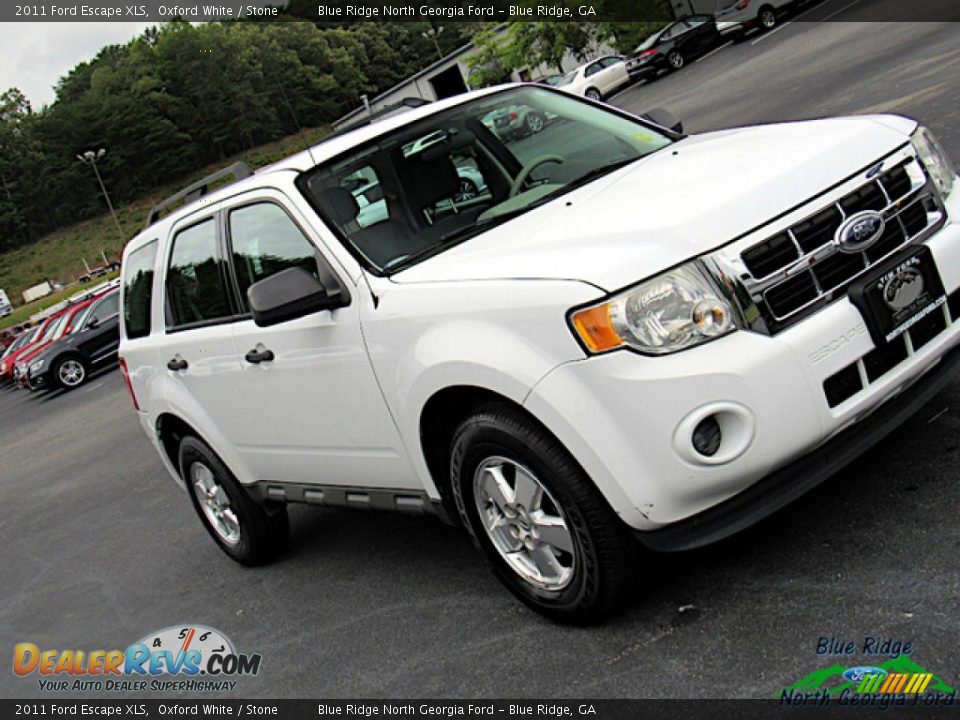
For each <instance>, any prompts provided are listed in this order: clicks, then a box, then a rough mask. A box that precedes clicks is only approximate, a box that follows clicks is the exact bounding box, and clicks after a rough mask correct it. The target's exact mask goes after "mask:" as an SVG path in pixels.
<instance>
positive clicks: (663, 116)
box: [640, 108, 683, 133]
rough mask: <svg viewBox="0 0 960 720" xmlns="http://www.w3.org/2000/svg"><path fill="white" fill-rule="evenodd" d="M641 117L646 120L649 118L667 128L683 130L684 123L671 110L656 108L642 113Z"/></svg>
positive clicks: (678, 131) (680, 131) (677, 130)
mask: <svg viewBox="0 0 960 720" xmlns="http://www.w3.org/2000/svg"><path fill="white" fill-rule="evenodd" d="M640 117H642V118H643V119H644V120H649V121H650V122H652V123H653V124H654V125H659V126H660V127H663V128H666V129H667V130H673V131H674V132H675V133H682V132H683V123H682V122H680V121H679V120H677V116H676V115H674V114H673V113H672V112H670V111H669V110H664V109H663V108H654V109H653V110H650V111H649V112H645V113H642V114H641V115H640Z"/></svg>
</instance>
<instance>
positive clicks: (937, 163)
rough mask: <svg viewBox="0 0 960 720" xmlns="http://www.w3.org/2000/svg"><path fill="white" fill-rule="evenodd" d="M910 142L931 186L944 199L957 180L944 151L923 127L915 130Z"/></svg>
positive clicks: (951, 164) (928, 130)
mask: <svg viewBox="0 0 960 720" xmlns="http://www.w3.org/2000/svg"><path fill="white" fill-rule="evenodd" d="M911 141H912V142H913V149H914V150H916V151H917V157H919V158H920V162H922V163H923V166H924V167H925V168H926V170H927V173H928V174H929V175H930V179H931V180H933V184H934V185H936V186H937V190H939V191H940V195H941V196H942V197H946V196H947V195H949V194H950V191H951V190H953V183H954V182H955V181H956V179H957V170H956V168H954V167H953V163H951V162H950V158H949V157H948V156H947V153H946V151H945V150H944V149H943V148H942V147H941V146H940V143H938V142H937V139H936V138H935V137H934V136H933V133H932V132H930V129H929V128H927V127H924V126H923V125H921V126H920V127H918V128H917V129H916V131H915V132H914V133H913V137H912V138H911Z"/></svg>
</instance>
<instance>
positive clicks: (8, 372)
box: [0, 327, 40, 383]
mask: <svg viewBox="0 0 960 720" xmlns="http://www.w3.org/2000/svg"><path fill="white" fill-rule="evenodd" d="M38 332H40V328H39V327H35V328H31V329H29V330H25V331H24V332H22V333H20V334H19V335H18V336H17V338H16V340H14V341H13V342H12V343H11V344H10V347H8V348H7V349H6V350H5V351H4V352H3V355H0V383H2V382H7V381H8V380H10V379H12V378H13V363H14V358H15V357H16V355H18V354H19V352H20V351H21V350H23V348H25V347H26V346H27V345H29V344H30V343H32V342H33V339H34V338H35V337H36V336H37V333H38Z"/></svg>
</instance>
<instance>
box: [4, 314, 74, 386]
mask: <svg viewBox="0 0 960 720" xmlns="http://www.w3.org/2000/svg"><path fill="white" fill-rule="evenodd" d="M68 309H69V308H64V309H62V310H58V311H57V312H55V313H54V314H53V315H51V316H50V317H48V318H47V319H46V320H44V321H42V322H40V323H38V324H37V332H36V333H34V335H33V337H32V338H31V339H30V340H29V341H28V342H27V343H26V344H24V345H22V346H21V347H20V349H19V350H16V351H15V352H13V353H11V354H10V355H7V356H6V357H4V359H3V366H2V367H0V381H6V380H14V381H16V379H17V376H16V367H17V363H18V362H19V361H20V358H21V357H23V355H24V354H25V353H27V352H29V351H30V349H31V348H33V347H34V346H35V345H38V344H40V343H46V342H49V341H50V338H51V337H52V336H53V333H54V331H55V330H56V325H57V321H58V320H60V318H61V317H62V316H63V315H64V314H65V313H66V312H67V310H68Z"/></svg>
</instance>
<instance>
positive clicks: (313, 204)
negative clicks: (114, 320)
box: [120, 86, 960, 621]
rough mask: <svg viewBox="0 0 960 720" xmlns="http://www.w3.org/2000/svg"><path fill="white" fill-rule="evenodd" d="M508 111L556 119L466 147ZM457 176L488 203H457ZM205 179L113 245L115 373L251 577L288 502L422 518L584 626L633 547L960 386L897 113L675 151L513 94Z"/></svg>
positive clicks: (946, 240) (657, 541)
mask: <svg viewBox="0 0 960 720" xmlns="http://www.w3.org/2000/svg"><path fill="white" fill-rule="evenodd" d="M517 105H527V106H530V107H532V108H534V109H536V110H537V111H538V112H541V113H542V114H543V115H544V117H548V116H549V117H551V118H553V119H552V120H551V122H550V124H549V125H548V126H547V127H545V128H544V129H543V130H542V131H541V132H539V133H537V134H536V135H533V136H531V137H528V138H524V139H522V140H516V141H512V142H507V141H504V140H503V139H501V138H499V137H498V136H497V134H496V133H494V132H492V131H491V130H490V129H489V128H487V127H486V126H485V125H484V122H483V119H484V118H486V117H487V116H489V115H490V113H491V112H495V111H497V110H498V109H500V108H504V107H513V106H517ZM657 117H658V120H659V121H660V122H661V123H663V124H664V125H673V124H674V123H673V122H671V121H670V119H669V116H668V114H666V113H661V114H660V115H659V116H657ZM436 133H440V134H441V136H442V139H440V140H437V136H436V135H435V134H436ZM430 135H434V138H433V139H432V140H431V142H429V143H424V142H420V141H421V140H422V139H423V138H426V137H428V136H430ZM465 162H469V163H470V164H471V166H472V167H475V168H476V169H477V172H478V173H480V174H481V175H482V176H483V186H484V188H485V190H484V192H482V193H478V194H477V195H476V196H475V197H471V198H467V199H463V200H459V201H458V200H456V199H455V197H456V195H457V192H458V189H459V187H460V183H459V177H458V174H457V170H456V168H457V167H459V166H461V165H462V164H463V163H465ZM232 172H233V173H234V175H245V174H248V173H245V172H243V171H242V168H239V169H238V168H233V169H232ZM360 175H362V176H363V177H365V178H368V179H371V180H373V179H375V180H376V182H378V183H379V186H380V187H381V188H382V190H383V199H384V213H383V218H382V219H381V220H380V221H379V222H377V223H375V224H372V225H366V226H363V225H362V224H360V223H358V222H357V217H358V214H359V212H360V208H359V207H358V205H357V202H356V199H355V197H354V195H353V194H352V192H351V189H350V187H349V183H347V185H344V179H346V178H351V177H353V178H356V177H358V176H360ZM221 180H222V178H210V179H207V180H206V181H201V182H200V183H198V184H196V185H195V186H192V187H191V188H188V189H187V190H186V191H184V192H183V193H180V194H178V195H177V196H175V197H174V198H172V199H171V200H170V201H168V202H166V203H164V205H165V206H172V205H174V204H177V203H180V204H181V205H182V206H181V207H179V208H177V209H176V210H174V211H173V212H171V213H170V214H168V215H166V216H165V217H162V218H161V217H160V216H161V214H162V212H163V208H157V210H156V212H153V213H151V224H150V225H149V226H148V227H147V228H146V229H144V231H143V232H142V233H140V234H139V235H138V236H137V237H136V238H135V239H134V240H132V241H131V242H130V244H129V245H128V247H127V248H126V251H125V253H124V260H123V289H122V304H123V318H122V329H123V333H122V342H121V347H120V354H121V357H122V363H123V369H124V376H125V378H126V379H127V380H128V386H129V389H130V391H131V394H132V397H133V402H134V404H135V406H136V408H137V413H138V417H139V420H140V422H141V424H142V425H143V428H144V430H145V431H146V433H147V434H148V435H149V437H150V438H151V440H152V441H153V443H154V445H155V446H156V448H157V450H158V451H159V454H160V457H161V458H162V460H163V463H164V465H165V466H166V468H167V469H168V470H169V472H170V474H171V475H172V476H173V477H174V478H175V479H176V480H177V481H178V482H180V483H182V484H184V485H185V486H186V488H187V489H188V491H189V493H188V495H189V497H190V499H191V502H192V503H193V505H194V507H195V508H196V510H197V512H198V514H199V516H200V518H201V519H202V520H203V522H204V523H205V525H206V527H207V529H208V531H209V532H210V534H211V536H212V537H213V539H214V540H215V541H216V542H217V543H219V545H220V546H221V547H222V548H223V550H224V551H225V552H226V553H227V554H228V555H230V556H231V557H233V558H234V559H235V560H238V561H239V562H242V563H246V564H256V563H261V562H265V561H267V560H269V559H271V558H273V557H274V556H276V555H277V554H278V553H279V552H280V551H281V550H282V549H283V547H284V545H285V543H286V540H287V515H286V510H285V504H286V503H291V502H299V503H311V504H317V505H333V506H346V507H355V508H373V509H389V510H399V511H403V512H433V513H436V514H437V515H440V516H441V517H444V518H446V519H448V520H451V521H458V522H461V523H463V525H464V526H465V527H466V528H467V529H468V531H469V532H470V534H471V536H472V537H473V539H474V540H475V541H476V543H477V545H478V546H479V547H480V549H481V550H482V552H483V553H484V555H485V556H486V558H487V560H488V561H489V562H490V564H491V565H492V567H493V570H494V572H495V573H496V574H497V575H498V576H499V578H500V579H501V580H502V581H503V582H504V584H505V585H506V586H507V587H508V588H509V589H510V590H511V591H513V592H514V593H515V594H516V595H517V596H519V597H520V598H521V599H522V600H523V601H524V602H526V603H528V604H529V605H531V606H532V607H534V608H536V609H537V610H539V611H540V612H543V613H545V614H547V615H549V616H551V617H554V618H558V619H564V620H570V621H583V620H587V619H592V618H596V617H599V616H600V615H602V614H603V613H604V612H606V611H608V610H610V609H611V608H612V607H614V606H615V605H616V603H617V602H618V601H621V600H622V599H624V598H625V597H627V596H628V595H629V593H630V591H631V586H632V584H633V582H634V581H635V580H636V579H637V578H638V577H639V576H640V573H641V570H642V567H643V565H644V563H645V560H644V558H645V557H647V556H646V554H645V553H642V552H635V550H637V549H638V548H642V547H644V546H645V547H646V548H648V549H653V550H658V551H675V550H683V549H687V548H692V547H696V546H699V545H703V544H705V543H708V542H712V541H714V540H717V539H719V538H722V537H725V536H727V535H729V534H731V533H733V532H736V531H738V530H740V529H742V528H744V527H746V526H747V525H749V524H751V523H753V522H755V521H757V520H759V519H760V518H762V517H764V516H766V515H768V514H770V513H772V512H773V511H775V510H777V509H779V508H781V507H782V506H784V505H785V504H787V503H788V502H789V501H790V500H792V499H794V498H796V497H797V496H799V495H800V494H801V493H803V492H805V491H806V490H808V489H810V488H811V487H813V486H814V485H816V484H817V483H819V482H820V481H822V480H824V479H825V478H827V477H828V476H830V475H831V474H832V473H834V472H836V470H837V469H838V468H840V467H842V466H843V465H845V464H846V463H848V462H850V461H851V460H853V459H854V458H855V457H856V456H857V455H858V453H860V452H862V451H864V450H866V449H867V448H868V447H870V445H871V444H873V443H875V442H877V441H878V440H880V439H881V438H883V437H884V436H886V435H887V434H888V433H890V432H891V431H893V430H894V429H895V428H896V426H897V424H898V423H899V422H900V421H902V420H903V419H904V418H906V417H907V416H908V415H910V414H911V413H912V412H914V411H916V410H917V409H918V408H919V407H920V405H921V404H923V403H924V402H926V401H927V400H928V399H929V398H930V397H931V396H932V395H933V394H934V393H936V392H937V391H938V389H939V388H940V387H941V386H942V385H943V384H944V383H946V382H947V381H948V380H949V379H950V378H952V377H953V373H954V370H955V369H956V367H957V365H958V363H960V350H957V345H958V344H960V291H958V288H960V223H958V218H960V192H958V191H957V190H954V189H953V188H954V185H955V171H954V170H953V169H952V167H951V165H950V164H949V161H948V160H947V158H946V156H945V155H944V153H943V151H942V150H941V149H940V147H939V146H938V145H937V144H936V142H935V140H934V139H933V137H932V136H931V135H930V133H929V132H928V131H927V130H926V129H925V128H923V127H921V126H918V125H917V123H916V122H914V121H912V120H908V119H905V118H901V117H894V116H870V117H856V118H839V119H828V120H817V121H812V122H797V123H785V124H780V125H771V126H764V127H753V128H744V129H739V130H725V131H721V132H714V133H708V134H704V135H698V136H690V137H685V136H682V135H679V134H677V133H675V132H673V131H671V130H667V129H665V128H664V127H660V126H658V125H654V124H653V123H651V122H649V121H647V120H643V119H639V118H637V117H635V116H632V115H630V114H628V113H626V112H623V111H621V110H617V109H616V108H612V107H607V106H604V105H601V104H598V103H594V102H590V101H587V100H583V99H580V98H575V97H571V96H570V95H567V94H565V93H563V92H559V91H555V90H552V89H550V88H546V87H539V86H523V87H517V86H513V87H507V88H497V89H493V90H490V91H484V92H478V93H471V94H468V95H463V96H460V97H457V98H451V99H448V100H444V101H442V102H437V103H434V104H432V105H429V106H426V107H422V108H418V109H416V110H412V111H410V112H407V113H406V114H403V115H395V116H393V117H390V118H388V119H385V120H382V121H380V122H377V123H374V124H370V125H368V126H365V127H362V128H359V129H354V130H352V131H349V132H346V133H342V134H339V135H335V136H333V137H331V138H329V139H327V140H326V141H324V142H322V143H320V144H319V145H317V146H315V147H313V148H312V149H311V150H309V151H308V152H303V153H301V154H299V155H296V156H294V157H291V158H289V159H287V160H285V161H283V162H281V163H279V164H277V165H274V166H272V167H269V168H266V169H264V170H261V171H259V172H257V173H256V174H250V175H249V176H248V177H243V178H241V179H240V180H238V181H235V182H233V183H232V184H228V185H226V186H225V187H221V188H219V189H217V190H215V191H212V192H209V193H207V192H206V191H207V189H208V188H209V186H210V185H211V184H213V183H214V182H221ZM184 202H185V203H186V204H183V203H184ZM637 540H639V543H638V542H636V541H637Z"/></svg>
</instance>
